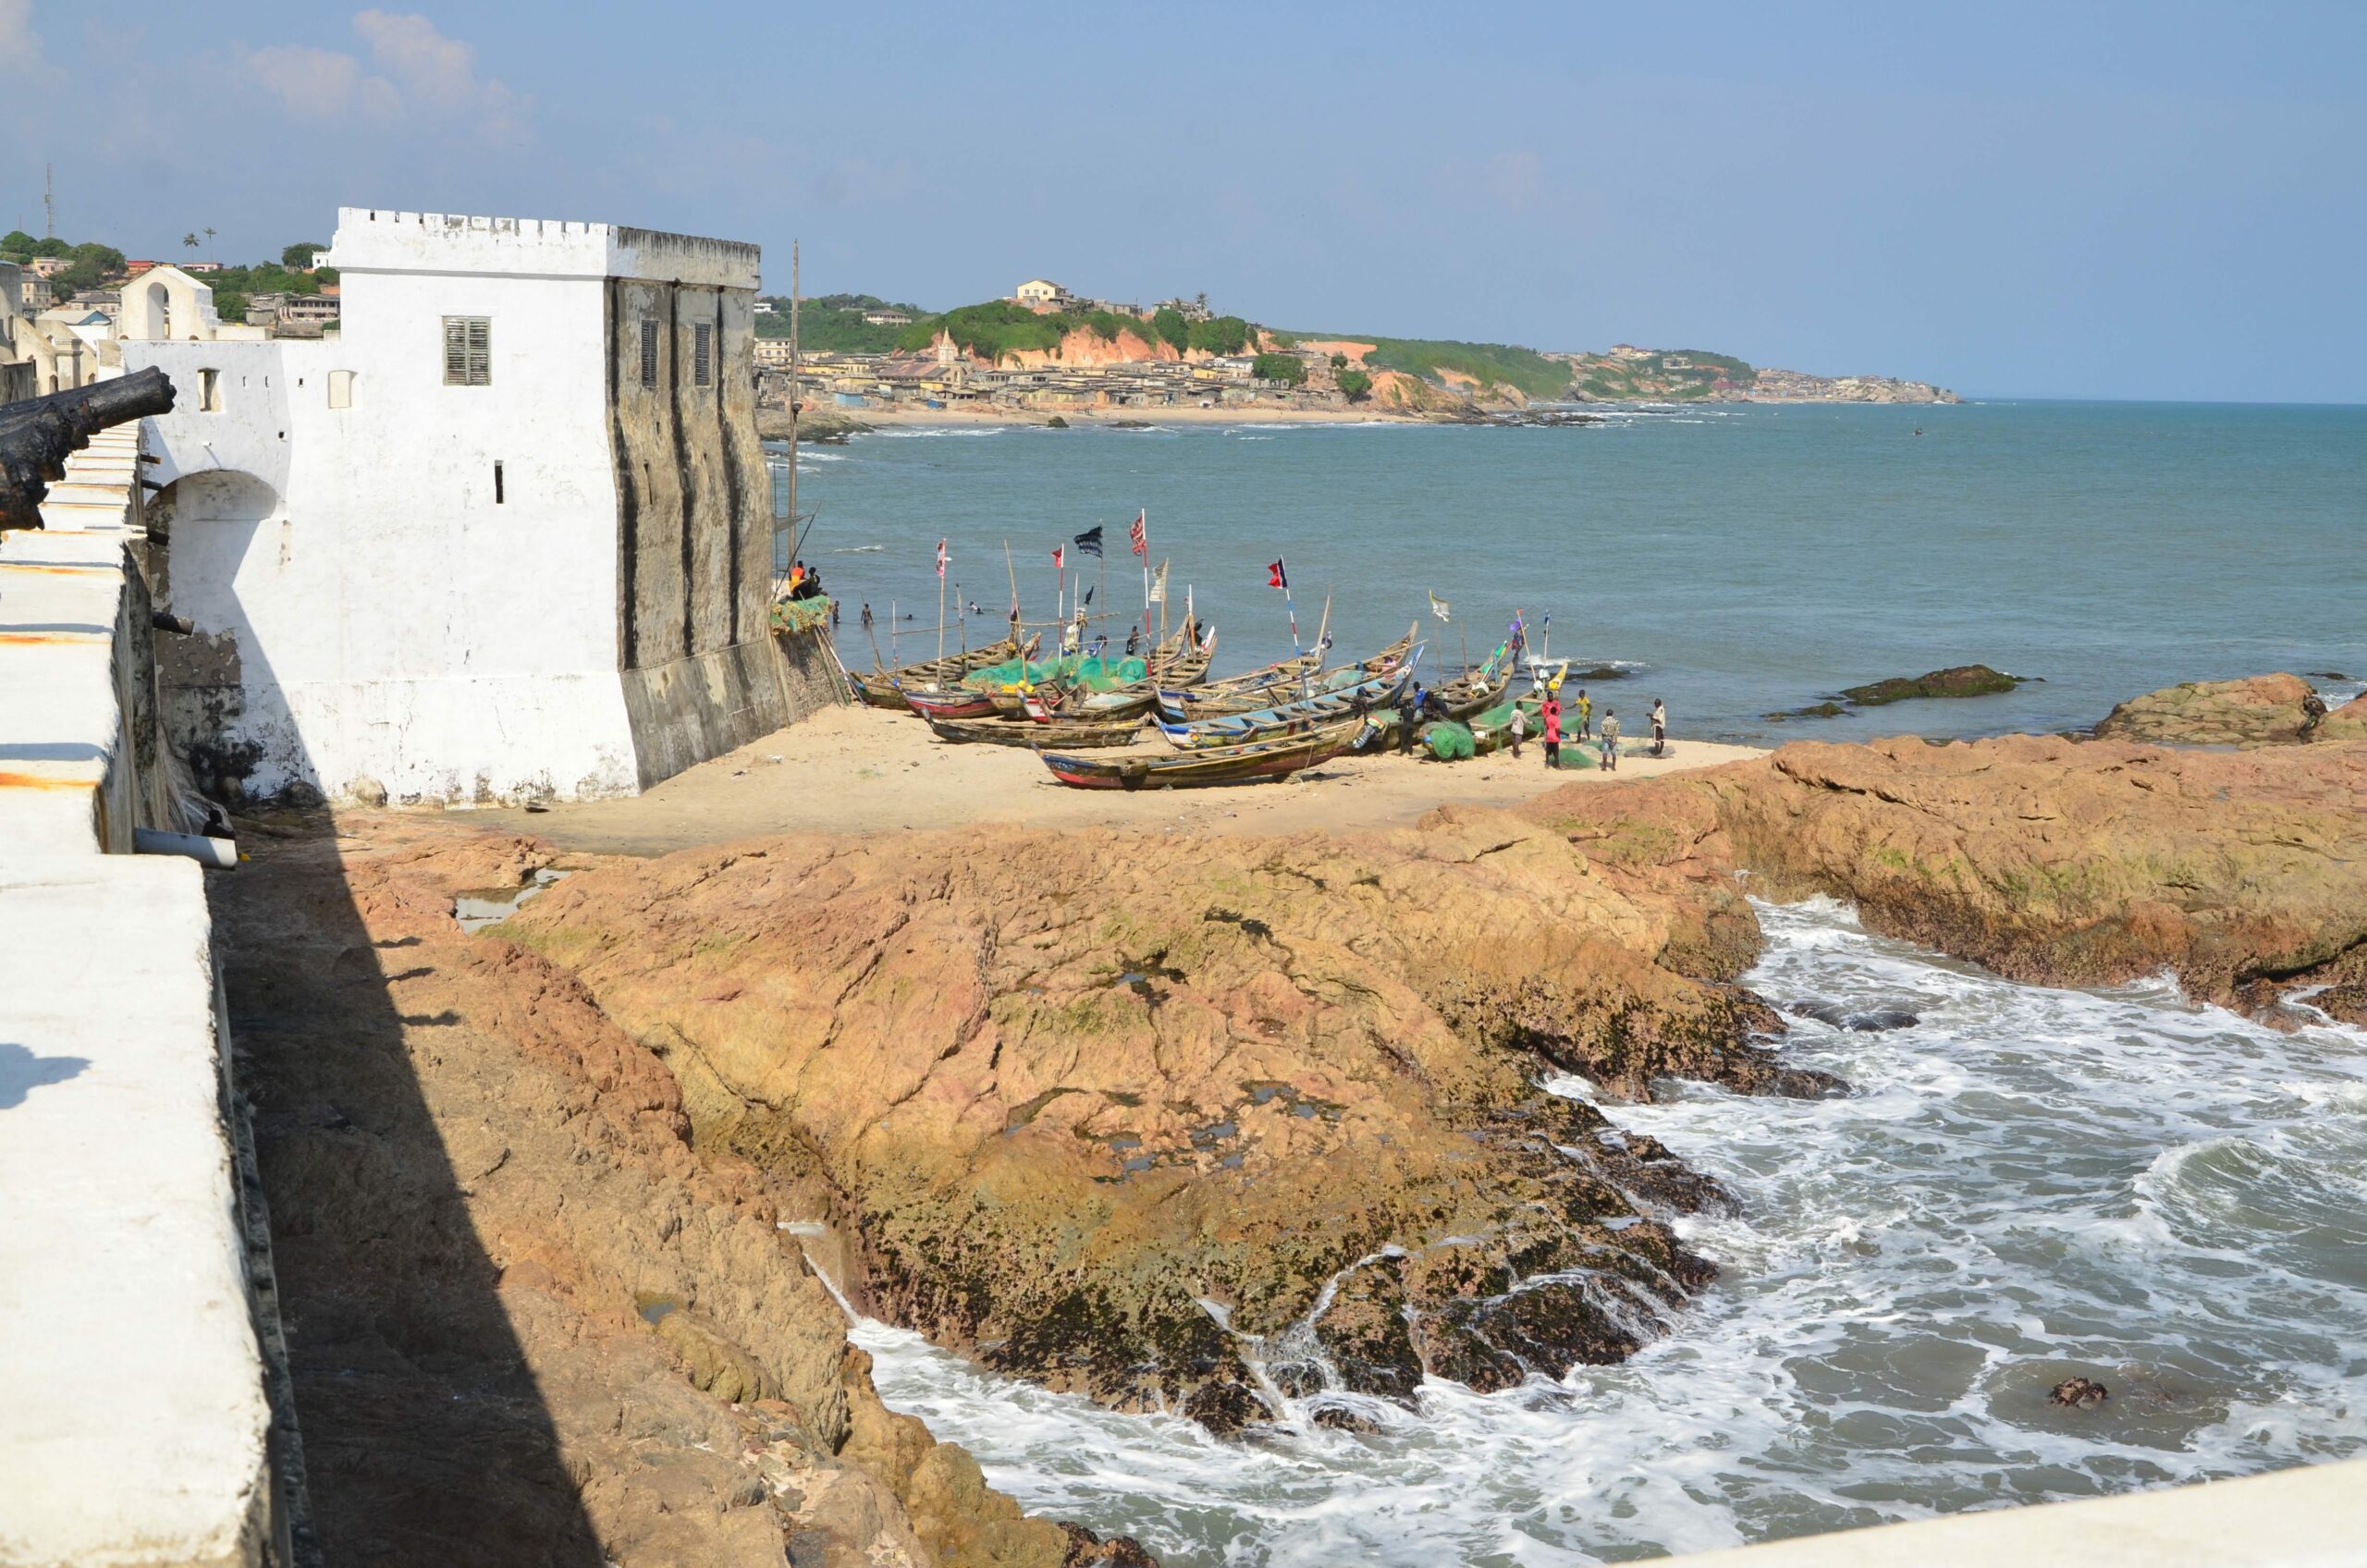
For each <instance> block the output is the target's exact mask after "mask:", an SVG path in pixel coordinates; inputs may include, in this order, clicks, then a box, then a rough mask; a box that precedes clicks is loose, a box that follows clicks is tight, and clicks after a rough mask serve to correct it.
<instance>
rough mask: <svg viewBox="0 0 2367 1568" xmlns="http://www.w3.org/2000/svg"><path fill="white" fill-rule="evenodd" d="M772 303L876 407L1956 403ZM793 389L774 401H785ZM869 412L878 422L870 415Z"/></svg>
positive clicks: (1008, 302) (1858, 379)
mask: <svg viewBox="0 0 2367 1568" xmlns="http://www.w3.org/2000/svg"><path fill="white" fill-rule="evenodd" d="M796 303H797V305H798V307H799V313H800V315H801V316H802V320H801V321H800V322H799V323H798V324H797V325H800V326H801V327H804V326H806V325H807V324H811V330H812V334H813V335H812V336H810V337H809V336H806V335H805V333H804V332H800V333H799V334H797V335H796V336H795V337H792V334H791V325H792V324H791V300H789V299H787V298H781V297H767V298H765V299H762V300H759V301H758V302H757V307H756V309H757V312H758V314H757V322H756V332H757V341H756V345H755V358H756V362H757V364H758V366H759V367H760V368H761V370H763V371H764V372H766V373H767V374H768V376H772V377H780V376H785V375H787V374H789V373H790V371H791V368H792V359H793V360H794V361H795V364H794V368H795V370H796V372H797V374H798V379H799V384H800V386H801V387H803V389H804V393H803V396H804V397H805V398H813V397H815V396H816V395H817V394H818V395H824V396H827V397H828V398H829V399H830V400H831V402H832V403H833V404H834V405H835V406H836V407H837V408H839V409H840V410H849V411H851V412H852V411H855V410H862V411H863V412H864V413H868V414H875V415H876V414H882V413H885V414H890V415H893V414H898V413H914V412H924V413H961V412H970V413H975V414H985V415H1002V416H1022V415H1027V414H1035V415H1038V416H1049V415H1056V414H1059V415H1065V414H1073V413H1095V412H1100V411H1111V412H1120V413H1123V412H1127V411H1163V412H1164V411H1177V410H1223V411H1230V412H1235V413H1239V412H1247V411H1257V412H1265V413H1281V414H1294V413H1295V414H1301V415H1306V416H1312V417H1324V416H1332V417H1356V418H1375V417H1396V418H1413V419H1429V420H1468V419H1484V418H1488V417H1490V416H1491V415H1502V414H1503V413H1505V412H1506V411H1507V410H1526V409H1528V408H1531V407H1532V406H1536V405H1564V404H1579V405H1582V404H1587V403H1654V402H1717V403H1733V402H1852V403H1952V402H1955V401H1956V400H1957V398H1956V394H1955V393H1953V392H1950V391H1948V390H1947V389H1945V388H1944V387H1940V386H1932V385H1931V384H1928V383H1924V382H1914V381H1901V380H1895V379H1893V378H1890V377H1886V376H1871V375H1847V376H1815V375H1807V374H1801V373H1800V372H1797V371H1788V370H1774V369H1766V368H1760V367H1756V366H1753V365H1750V364H1748V363H1747V362H1746V361H1742V360H1739V359H1735V358H1734V357H1732V356H1730V355H1724V354H1717V353H1710V352H1706V351H1700V350H1685V351H1680V350H1664V349H1639V348H1637V347H1634V346H1633V345H1630V344H1625V343H1623V344H1619V345H1616V346H1614V347H1613V348H1612V349H1609V350H1608V351H1607V352H1602V353H1591V352H1569V351H1553V350H1539V349H1528V348H1523V347H1518V346H1515V345H1508V344H1494V343H1466V342H1453V341H1437V340H1417V339H1407V338H1392V337H1374V336H1369V335H1356V334H1317V333H1300V332H1288V331H1283V330H1281V329H1278V328H1274V327H1269V326H1263V325H1257V324H1256V323H1253V322H1250V321H1247V320H1245V319H1244V318H1242V317H1240V316H1233V315H1219V314H1217V313H1216V312H1214V311H1213V310H1212V309H1211V307H1210V306H1209V304H1208V296H1207V295H1206V294H1205V293H1203V294H1199V295H1196V296H1195V297H1193V298H1190V299H1185V298H1183V297H1180V296H1179V297H1176V298H1173V299H1169V300H1161V301H1160V302H1159V303H1158V304H1156V305H1153V306H1150V307H1144V306H1142V305H1139V304H1133V303H1124V302H1120V301H1117V300H1102V299H1094V298H1089V297H1085V296H1081V295H1078V294H1074V293H1072V292H1071V291H1070V290H1069V289H1068V288H1065V287H1063V286H1062V285H1061V284H1060V283H1058V282H1055V281H1054V280H1052V279H1050V278H1046V277H1033V278H1029V279H1027V280H1026V281H1024V282H1023V283H1021V284H1020V285H1019V286H1018V287H1017V288H1013V289H1012V291H1011V292H1010V293H1009V294H1008V295H1006V296H1004V297H1002V298H1000V299H999V300H990V301H987V302H986V303H984V304H979V305H971V306H964V307H962V308H960V309H957V310H953V311H948V312H942V313H931V312H924V311H921V310H919V309H917V308H916V307H912V306H905V305H894V304H890V303H889V302H887V301H885V300H879V299H877V298H876V297H873V296H869V295H838V296H826V297H824V298H822V299H819V300H810V299H809V300H798V301H796ZM787 396H788V394H787V389H786V387H779V388H777V389H773V390H771V391H770V392H769V393H768V395H767V398H766V402H767V404H770V405H774V406H780V405H783V404H785V402H786V400H787ZM857 417H861V415H860V414H858V416H857Z"/></svg>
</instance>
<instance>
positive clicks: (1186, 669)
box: [1060, 637, 1216, 718]
mask: <svg viewBox="0 0 2367 1568" xmlns="http://www.w3.org/2000/svg"><path fill="white" fill-rule="evenodd" d="M1215 657H1216V639H1215V638H1213V637H1211V638H1209V639H1208V643H1207V645H1206V646H1204V647H1197V648H1194V649H1192V650H1191V651H1190V652H1188V653H1184V654H1180V655H1177V656H1176V657H1175V659H1174V660H1173V661H1172V662H1171V663H1170V664H1169V666H1168V670H1169V674H1170V676H1171V677H1180V678H1181V679H1183V680H1186V681H1191V680H1198V679H1199V678H1200V677H1201V676H1203V675H1205V674H1207V673H1208V661H1209V660H1211V659H1213V658H1215ZM1158 700H1159V677H1158V676H1154V675H1146V676H1144V677H1143V678H1142V679H1141V680H1129V681H1127V682H1125V683H1124V684H1123V685H1120V686H1112V687H1110V689H1109V690H1108V691H1106V692H1093V691H1085V690H1076V691H1073V692H1071V693H1070V695H1069V700H1068V702H1067V703H1066V704H1063V705H1062V707H1061V710H1060V711H1061V714H1062V715H1064V716H1067V717H1077V718H1120V717H1132V716H1134V715H1137V714H1144V713H1148V712H1149V711H1150V706H1151V704H1153V703H1154V702H1157V701H1158Z"/></svg>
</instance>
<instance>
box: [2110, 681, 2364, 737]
mask: <svg viewBox="0 0 2367 1568" xmlns="http://www.w3.org/2000/svg"><path fill="white" fill-rule="evenodd" d="M2324 713H2325V704H2324V703H2323V702H2322V701H2320V700H2319V699H2318V694H2317V691H2316V689H2315V688H2314V687H2312V685H2311V684H2310V683H2309V682H2308V681H2306V680H2302V679H2301V678H2300V676H2298V675H2286V674H2276V675H2253V676H2247V677H2246V678H2244V679H2243V680H2189V681H2186V682H2183V683H2182V684H2179V685H2177V686H2165V687H2164V688H2163V689H2162V690H2160V691H2158V692H2146V693H2145V695H2143V696H2141V697H2131V698H2130V699H2129V700H2128V701H2127V702H2125V703H2123V704H2120V705H2119V706H2118V707H2116V708H2114V709H2113V710H2112V712H2111V713H2109V714H2107V715H2106V716H2105V717H2104V718H2103V722H2102V723H2100V724H2098V725H2097V726H2096V734H2097V736H2098V737H2099V738H2101V739H2103V740H2111V741H2148V742H2151V743H2152V744H2154V745H2167V746H2275V745H2289V744H2291V743H2293V742H2295V741H2302V740H2305V739H2308V738H2309V737H2310V735H2311V732H2312V730H2313V729H2317V728H2318V721H2319V719H2320V717H2322V716H2323V715H2324Z"/></svg>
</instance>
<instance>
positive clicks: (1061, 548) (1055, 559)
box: [1052, 545, 1068, 571]
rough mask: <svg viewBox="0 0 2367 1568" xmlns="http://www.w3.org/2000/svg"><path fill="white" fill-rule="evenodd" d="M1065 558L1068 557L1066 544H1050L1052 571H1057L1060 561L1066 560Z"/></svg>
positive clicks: (1059, 567)
mask: <svg viewBox="0 0 2367 1568" xmlns="http://www.w3.org/2000/svg"><path fill="white" fill-rule="evenodd" d="M1067 559H1068V546H1067V545H1053V546H1052V570H1054V571H1058V570H1060V569H1061V563H1062V562H1063V561H1065V560H1067Z"/></svg>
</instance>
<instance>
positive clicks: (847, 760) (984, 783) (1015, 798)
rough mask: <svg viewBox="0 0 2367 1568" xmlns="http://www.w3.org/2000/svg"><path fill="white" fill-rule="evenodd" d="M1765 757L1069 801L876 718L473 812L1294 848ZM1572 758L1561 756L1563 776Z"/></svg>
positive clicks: (1333, 775)
mask: <svg viewBox="0 0 2367 1568" xmlns="http://www.w3.org/2000/svg"><path fill="white" fill-rule="evenodd" d="M1764 754H1765V753H1762V752H1760V751H1759V750H1757V749H1755V748H1752V747H1749V746H1732V745H1718V744H1714V743H1711V742H1710V741H1685V740H1677V741H1672V742H1671V751H1670V754H1669V755H1668V756H1666V757H1662V758H1652V757H1645V756H1629V757H1623V758H1621V760H1620V765H1619V771H1618V772H1617V773H1616V774H1610V773H1603V772H1600V770H1598V769H1597V768H1596V766H1595V757H1594V753H1592V752H1588V753H1587V766H1585V767H1584V768H1583V769H1581V768H1577V767H1575V766H1565V767H1564V769H1562V770H1561V771H1560V772H1554V773H1549V772H1547V771H1546V768H1545V753H1544V751H1543V749H1542V748H1541V747H1539V746H1537V745H1535V744H1533V743H1532V744H1531V745H1529V746H1527V748H1525V750H1524V753H1523V755H1522V757H1521V758H1520V760H1519V761H1517V762H1515V761H1514V760H1513V758H1512V757H1510V756H1509V755H1505V754H1502V753H1499V754H1497V755H1495V756H1492V757H1474V758H1471V759H1469V760H1467V761H1465V762H1458V763H1439V762H1430V761H1427V760H1418V759H1413V758H1407V757H1402V756H1396V755H1388V756H1375V757H1342V758H1340V759H1338V760H1336V761H1334V762H1331V763H1327V764H1325V765H1324V766H1321V767H1318V768H1311V769H1309V770H1307V771H1306V772H1305V773H1302V774H1298V775H1295V776H1294V777H1293V778H1287V779H1283V780H1282V781H1279V782H1274V783H1264V784H1249V785H1242V786H1237V787H1233V788H1219V789H1196V790H1142V791H1139V792H1134V793H1130V792H1128V791H1125V790H1075V789H1070V788H1068V787H1066V786H1063V785H1061V784H1059V783H1056V782H1054V780H1053V778H1052V777H1051V775H1050V774H1049V773H1048V772H1047V771H1046V770H1045V767H1044V765H1043V763H1042V762H1041V761H1040V760H1038V759H1037V757H1036V753H1033V752H1028V751H1024V750H1022V749H1020V748H1018V747H1014V746H987V745H967V746H963V745H950V744H948V743H946V742H943V741H938V739H937V737H936V736H935V735H933V734H931V733H930V731H929V729H928V727H927V726H926V725H924V724H923V723H921V722H920V721H919V720H918V719H917V718H912V717H904V716H901V715H898V714H893V713H889V712H887V711H885V710H883V709H879V708H867V707H844V708H831V709H828V710H826V711H825V712H822V713H820V714H817V715H816V716H815V717H812V718H809V719H807V720H805V721H804V722H803V723H802V724H798V725H795V726H793V727H791V728H790V729H781V730H777V731H775V732H774V733H772V734H770V735H767V736H766V737H765V738H764V739H762V740H760V741H755V742H754V743H753V744H751V745H748V746H745V747H742V749H741V750H739V751H736V752H733V753H730V754H728V755H725V756H720V757H717V758H716V759H715V760H714V761H712V762H708V763H704V764H702V765H700V766H697V767H694V768H692V769H691V770H690V771H689V772H687V773H683V774H681V775H679V776H678V777H676V778H669V779H668V780H666V781H665V782H664V783H662V784H660V785H658V786H657V787H656V789H654V790H649V791H648V792H647V793H645V794H642V795H638V796H634V797H632V798H629V799H620V800H609V801H577V802H559V803H557V804H554V805H553V806H551V807H550V808H549V809H548V810H546V811H538V812H528V811H525V810H522V809H518V808H508V807H505V808H500V809H497V810H491V811H481V812H472V813H470V814H469V815H468V820H469V821H470V822H471V823H473V824H482V825H484V826H485V827H509V828H514V829H515V830H516V831H518V832H521V833H531V834H533V835H534V836H535V837H537V838H540V839H546V840H548V841H549V842H551V843H552V844H554V845H557V846H558V847H559V848H560V849H562V850H572V851H583V852H589V853H599V854H636V855H655V854H665V853H668V852H669V851H674V850H680V849H685V848H688V847H690V846H692V845H694V844H712V843H721V842H725V841H727V840H730V839H742V838H756V837H760V836H764V835H767V834H779V833H800V834H804V833H881V832H897V831H901V830H904V829H921V828H931V827H965V826H969V825H971V824H975V823H1013V824H1024V825H1026V826H1028V827H1060V828H1076V827H1133V828H1152V829H1158V828H1167V829H1172V830H1175V831H1179V832H1196V833H1260V834H1264V833H1298V832H1305V831H1308V830H1310V829H1332V830H1343V829H1352V828H1363V827H1392V826H1399V825H1404V824H1407V823H1411V822H1413V821H1415V820H1416V819H1417V818H1418V817H1420V816H1421V815H1422V814H1423V813H1425V812H1428V811H1429V810H1431V809H1432V808H1433V807H1436V806H1441V805H1489V806H1508V805H1514V804H1517V803H1518V802H1522V801H1526V800H1528V799H1530V798H1531V797H1533V796H1536V795H1540V794H1543V793H1544V792H1545V791H1546V790H1550V789H1552V788H1555V787H1557V786H1559V785H1562V784H1566V783H1572V782H1586V781H1588V780H1602V781H1608V780H1610V779H1613V778H1650V777H1651V776H1653V775H1654V774H1659V773H1671V772H1677V771H1681V770H1683V769H1686V768H1698V767H1714V766H1719V765H1720V764H1723V763H1730V762H1740V761H1744V760H1747V759H1748V758H1751V757H1756V756H1761V755H1764ZM1576 755H1577V753H1576V748H1575V747H1573V748H1570V749H1567V750H1565V751H1564V762H1565V763H1569V762H1574V761H1575V760H1576Z"/></svg>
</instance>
